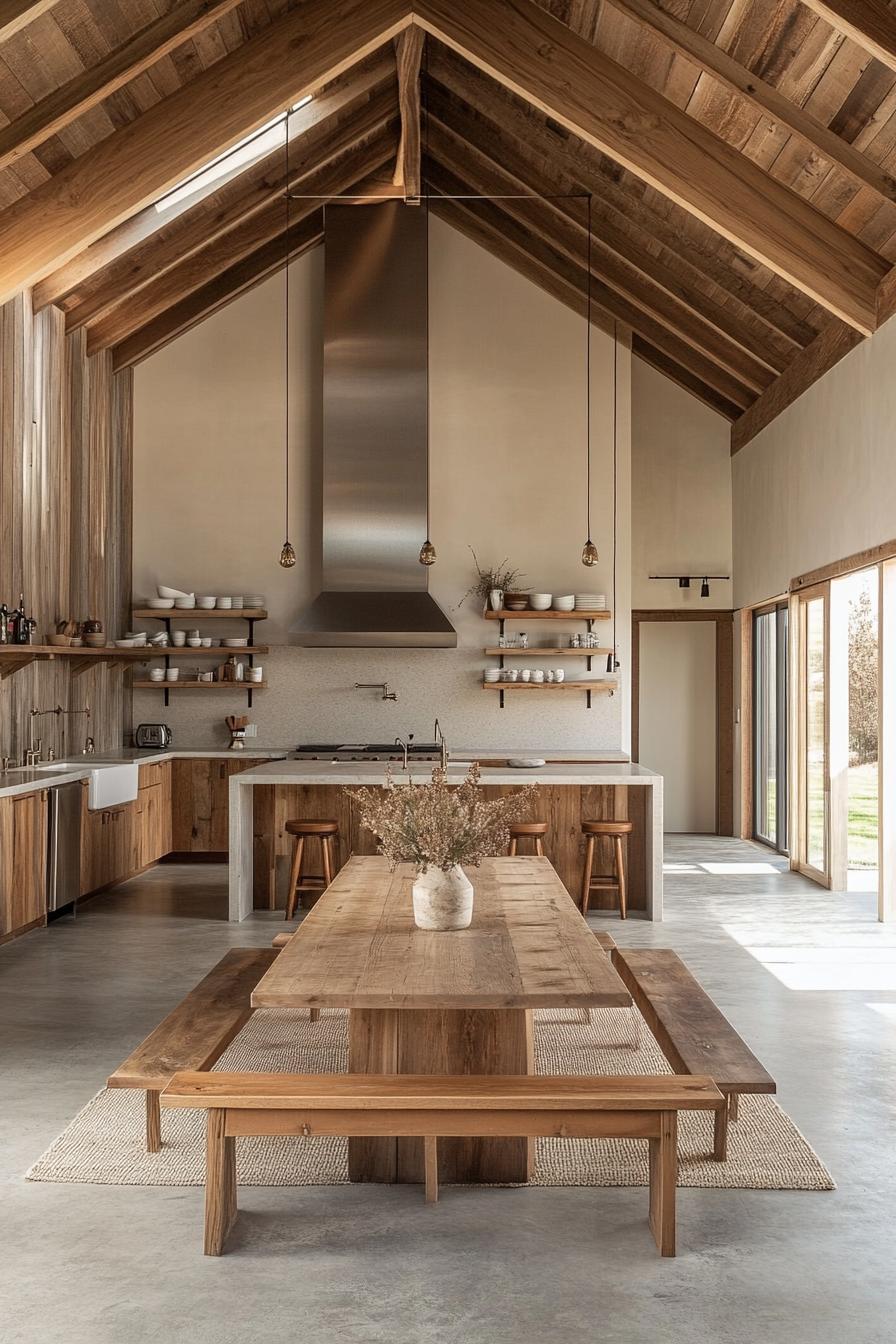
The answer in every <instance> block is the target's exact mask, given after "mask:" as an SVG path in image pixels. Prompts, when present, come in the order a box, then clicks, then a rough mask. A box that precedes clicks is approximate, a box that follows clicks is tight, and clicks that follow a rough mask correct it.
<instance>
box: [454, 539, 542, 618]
mask: <svg viewBox="0 0 896 1344" xmlns="http://www.w3.org/2000/svg"><path fill="white" fill-rule="evenodd" d="M470 554H471V555H472V557H473V563H474V564H475V566H476V582H475V583H473V584H471V585H470V587H469V588H468V589H467V591H466V592H465V593H464V595H463V597H462V598H461V600H460V601H459V602H458V604H457V605H458V607H462V606H463V604H464V603H465V602H466V601H467V599H468V598H470V597H477V598H478V599H479V601H480V602H481V603H482V605H483V606H485V604H486V602H488V603H489V604H490V605H491V607H492V609H493V610H494V611H499V610H500V608H501V603H502V602H503V600H504V594H505V593H512V592H514V591H515V590H516V588H517V587H518V586H519V582H520V579H524V578H525V577H526V576H525V574H522V573H520V571H519V570H518V569H511V568H510V567H509V564H508V561H507V559H506V557H505V558H504V559H503V560H502V561H501V563H500V565H495V566H493V567H491V568H489V569H483V568H482V566H481V565H480V563H479V559H478V557H477V555H476V552H475V551H474V550H473V547H472V546H471V547H470Z"/></svg>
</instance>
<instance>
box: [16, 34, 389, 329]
mask: <svg viewBox="0 0 896 1344" xmlns="http://www.w3.org/2000/svg"><path fill="white" fill-rule="evenodd" d="M394 76H395V64H394V62H393V60H392V59H391V56H390V57H386V56H385V55H384V54H377V55H375V56H373V57H372V58H371V59H370V60H368V61H366V62H364V63H363V64H362V65H361V66H358V67H353V68H352V69H351V70H349V71H348V72H347V73H346V74H344V75H342V76H341V77H340V78H339V79H338V80H336V81H335V82H334V83H333V84H332V85H330V86H328V88H327V89H326V90H325V91H324V92H322V93H318V94H315V96H314V97H313V98H312V100H311V102H310V103H306V104H305V106H304V107H300V108H299V109H298V110H297V111H296V112H294V113H293V114H292V116H291V117H290V119H289V125H290V134H291V136H292V137H293V138H294V139H295V140H298V139H299V137H305V136H307V137H309V139H310V140H312V141H313V140H314V138H315V137H314V132H315V130H316V128H317V127H319V126H321V124H322V123H323V122H327V121H329V120H330V119H331V118H332V117H336V116H338V115H339V114H340V113H341V112H343V111H345V110H346V109H349V108H351V107H353V106H354V105H356V104H360V103H361V102H362V101H363V100H364V99H365V98H366V97H367V96H368V95H369V94H370V93H371V91H373V90H375V89H378V88H379V87H380V86H381V85H383V84H384V83H385V82H386V81H391V80H393V79H394ZM267 166H268V165H267V161H265V168H266V169H267ZM254 174H255V169H254V168H250V169H247V170H245V172H241V173H240V174H239V177H240V180H241V181H242V182H243V183H245V184H246V186H248V185H249V183H250V180H251V179H252V178H253V177H254ZM233 180H235V178H232V179H229V180H228V179H224V180H223V181H222V182H221V183H218V184H217V185H216V186H214V187H209V188H208V189H207V190H206V191H205V192H204V193H202V192H200V193H197V195H196V197H195V198H194V197H189V198H186V199H184V200H182V201H179V202H177V203H176V204H174V205H171V206H168V207H167V208H166V209H164V210H161V211H160V210H157V209H156V207H155V206H154V205H150V206H147V207H146V208H145V209H144V210H141V211H139V213H138V214H136V215H133V216H132V217H131V218H130V219H127V220H125V221H124V223H122V224H119V225H118V226H117V227H116V228H114V229H111V230H110V231H109V232H108V233H105V234H103V236H102V237H101V238H99V239H97V241H96V242H95V243H92V244H91V246H90V247H88V248H86V249H85V250H84V251H83V252H79V253H78V254H77V256H75V257H73V258H72V260H71V261H69V262H67V263H66V264H65V265H64V266H61V267H60V268H59V270H57V271H53V272H52V273H51V274H50V275H48V276H47V277H46V278H45V279H43V280H41V281H39V282H38V283H37V284H36V285H35V287H34V289H33V290H32V301H33V304H34V311H35V312H39V311H40V310H41V309H42V308H45V307H46V306H47V304H50V303H55V304H57V305H59V306H61V307H63V308H65V309H68V308H71V307H74V306H75V304H77V303H79V302H80V296H81V291H82V287H83V286H87V285H89V284H90V282H91V280H93V279H94V278H95V277H98V276H99V272H101V271H103V270H105V269H106V268H107V267H110V266H112V265H114V264H115V263H116V262H117V261H118V260H119V259H120V258H121V257H123V256H124V255H125V254H126V253H128V252H130V251H132V249H134V248H137V247H139V246H140V244H141V243H144V242H146V241H147V240H148V239H150V238H153V237H155V236H156V235H157V234H164V233H166V232H167V231H168V230H169V229H171V228H173V227H174V224H175V221H177V220H179V219H181V218H182V217H183V216H187V215H192V214H193V212H194V211H201V210H202V209H203V205H204V203H206V202H209V203H210V202H211V200H212V197H217V196H218V195H219V194H221V193H223V192H224V191H225V190H226V189H227V185H228V184H229V181H233Z"/></svg>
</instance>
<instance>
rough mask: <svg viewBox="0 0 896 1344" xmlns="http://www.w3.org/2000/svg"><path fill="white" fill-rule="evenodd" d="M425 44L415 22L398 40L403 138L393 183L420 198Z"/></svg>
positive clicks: (408, 193)
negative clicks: (422, 59) (421, 100)
mask: <svg viewBox="0 0 896 1344" xmlns="http://www.w3.org/2000/svg"><path fill="white" fill-rule="evenodd" d="M424 41H425V35H424V32H423V29H422V28H419V27H418V26H417V24H415V23H414V24H411V26H410V27H409V28H405V30H404V32H403V33H399V34H398V37H396V39H395V67H396V70H397V72H398V106H399V108H400V110H401V139H400V140H399V143H398V154H397V156H396V159H395V172H394V174H393V176H392V183H393V186H396V187H403V188H404V193H405V196H408V197H416V196H419V195H420V60H421V57H422V55H423V43H424Z"/></svg>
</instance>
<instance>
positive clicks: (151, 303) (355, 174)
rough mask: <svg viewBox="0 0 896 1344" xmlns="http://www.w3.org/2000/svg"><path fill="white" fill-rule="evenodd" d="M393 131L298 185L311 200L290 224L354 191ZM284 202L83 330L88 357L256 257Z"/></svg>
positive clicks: (277, 228)
mask: <svg viewBox="0 0 896 1344" xmlns="http://www.w3.org/2000/svg"><path fill="white" fill-rule="evenodd" d="M397 130H398V128H397V126H395V127H394V128H393V127H390V128H388V129H387V130H385V131H383V132H381V133H380V134H379V135H377V136H376V137H375V138H374V139H373V140H372V141H371V142H370V143H369V144H363V145H360V146H357V147H353V148H352V150H351V151H350V152H349V153H347V154H345V155H343V157H342V158H341V159H339V160H337V161H334V162H333V163H330V164H328V165H327V166H326V167H325V168H322V169H320V170H314V171H313V172H311V173H308V174H306V175H305V176H304V177H303V178H302V179H301V180H300V183H299V185H300V187H301V190H302V191H305V192H307V193H308V194H309V197H311V199H307V200H294V201H292V202H291V204H290V211H289V213H290V218H291V220H297V221H298V220H302V219H305V218H307V217H308V216H309V215H311V214H313V213H314V211H315V210H317V209H319V207H320V202H321V198H325V197H332V196H339V195H341V194H342V192H344V191H348V190H349V189H350V188H352V187H353V186H354V185H355V183H356V182H357V181H358V179H359V178H363V177H367V176H369V175H370V174H371V173H373V172H375V171H376V170H377V169H378V168H381V167H382V165H383V164H384V163H386V162H387V160H388V159H389V158H390V157H391V155H392V154H394V152H395V145H396V141H397ZM285 219H286V200H285V197H284V196H283V195H282V194H280V195H279V196H278V197H276V198H275V199H274V200H273V201H272V202H271V204H270V205H269V206H268V207H267V208H265V209H264V210H258V211H256V212H255V213H254V214H252V215H250V216H249V217H248V219H245V220H243V221H242V223H240V224H237V225H236V227H235V228H232V229H229V230H228V231H227V232H226V233H222V234H220V235H219V236H218V237H217V238H214V239H212V241H211V242H210V243H209V245H208V246H207V247H205V248H203V249H202V250H201V251H199V252H195V253H194V254H193V255H192V256H189V257H187V258H185V259H184V261H182V262H181V263H180V264H179V265H177V266H172V267H171V268H170V269H169V270H167V271H165V272H164V274H163V275H160V276H159V277H158V279H157V280H156V281H155V282H154V283H153V284H150V285H147V286H145V287H144V288H143V289H141V290H140V291H139V293H137V294H135V295H132V296H130V297H128V298H125V299H124V300H123V302H122V303H120V304H118V305H117V306H116V307H115V308H113V309H112V310H111V311H110V312H108V313H106V314H105V315H104V316H103V317H101V318H100V319H99V320H98V321H97V322H95V323H94V324H93V325H92V326H88V328H87V352H88V354H91V355H94V354H96V352H97V351H98V350H106V349H108V348H109V347H110V346H113V345H120V344H121V343H122V342H123V341H124V340H125V339H126V338H127V337H128V336H130V335H131V333H132V332H134V331H137V330H138V329H139V328H140V327H143V326H146V324H147V323H148V322H150V321H151V320H152V319H153V318H154V317H157V316H158V315H159V314H160V313H163V312H165V311H166V309H168V308H171V307H173V306H174V305H175V304H176V303H179V302H180V300H181V299H183V298H185V297H186V295H187V294H190V293H192V291H193V290H195V289H200V288H202V286H203V285H206V284H208V283H209V282H210V281H212V280H213V279H214V278H215V276H217V275H220V274H221V272H222V271H226V270H228V269H229V268H230V267H231V266H233V265H235V264H236V263H237V262H238V261H239V260H240V259H241V258H242V257H245V256H248V255H250V254H251V253H252V252H256V251H257V250H258V248H260V247H261V246H263V245H264V244H265V243H267V242H270V241H271V239H273V238H278V237H279V236H280V234H281V233H282V232H283V230H284V226H285Z"/></svg>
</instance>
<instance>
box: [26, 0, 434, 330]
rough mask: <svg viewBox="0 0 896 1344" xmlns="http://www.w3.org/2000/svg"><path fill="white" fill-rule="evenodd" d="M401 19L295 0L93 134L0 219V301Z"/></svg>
mask: <svg viewBox="0 0 896 1344" xmlns="http://www.w3.org/2000/svg"><path fill="white" fill-rule="evenodd" d="M334 9H335V12H334ZM408 21H409V20H408V14H407V11H406V6H405V0H340V3H339V5H338V7H334V5H333V3H332V0H306V3H304V4H302V5H301V6H300V7H298V8H297V9H294V10H291V11H289V12H287V13H286V14H285V15H284V16H283V17H282V18H281V19H279V20H278V21H277V22H276V23H273V24H272V25H271V26H270V27H269V28H266V29H265V30H264V31H263V32H262V33H260V34H259V35H258V37H255V38H252V39H251V41H249V42H247V43H246V44H245V45H244V46H242V47H240V48H238V49H237V50H236V51H234V52H233V53H231V55H229V56H225V57H224V58H223V59H222V60H220V61H218V62H217V64H215V65H213V66H211V67H210V68H209V69H208V70H205V71H204V72H203V73H202V74H201V75H198V76H197V77H196V78H195V79H194V80H192V81H191V82H190V83H189V84H188V85H186V86H185V87H184V88H182V89H180V90H178V92H177V93H175V94H172V95H171V96H170V97H169V98H165V99H163V101H162V102H160V103H158V104H156V106H155V107H152V108H150V109H149V111H148V112H145V113H144V114H143V115H142V116H140V117H138V118H137V119H136V120H135V121H133V122H131V123H130V124H129V125H128V126H125V127H123V128H122V129H121V130H119V131H117V132H116V133H115V134H114V135H111V136H109V137H108V138H107V139H105V140H102V141H100V143H99V144H97V145H96V146H95V147H94V148H93V149H92V150H89V151H88V152H87V153H86V154H83V155H81V157H80V158H78V159H75V160H74V161H73V162H72V163H70V164H69V165H68V166H67V167H66V168H64V169H62V171H61V172H60V173H58V174H57V175H56V176H55V177H54V178H52V179H51V180H50V181H48V182H45V183H44V184H43V185H42V186H41V187H38V188H37V189H36V190H35V191H33V192H31V193H30V194H29V195H28V196H26V197H23V198H22V199H21V200H18V201H16V202H14V203H13V204H12V205H10V206H9V207H7V209H6V210H5V211H3V213H2V215H0V303H3V302H5V301H6V300H7V299H8V298H10V297H11V296H12V295H13V294H15V293H17V292H18V291H19V290H20V289H23V288H26V287H27V286H29V285H33V284H34V283H35V282H36V281H37V280H40V279H42V278H43V276H45V275H47V274H49V272H50V271H52V270H55V269H56V268H58V267H59V266H61V265H63V264H64V263H65V262H66V261H67V260H69V258H71V257H73V256H74V255H75V254H76V253H78V252H80V251H82V250H83V249H84V248H85V247H87V246H89V245H90V243H92V242H93V241H94V240H95V239H96V238H98V237H99V236H100V235H101V234H103V233H105V232H107V231H108V230H109V229H111V228H114V227H115V225H116V224H119V223H120V222H121V221H122V220H123V219H126V218H128V217H129V216H130V215H133V214H135V213H136V212H137V211H138V210H140V209H141V208H142V207H143V206H145V205H149V204H151V203H152V202H153V201H155V200H157V199H158V198H159V197H160V196H161V195H162V194H163V193H164V192H165V191H168V190H170V189H171V188H172V187H174V186H176V185H177V183H178V182H181V181H183V179H184V178H185V177H188V176H189V175H190V173H193V172H195V171H196V170H197V169H199V168H202V167H203V166H204V165H205V164H207V163H208V162H209V161H210V160H211V159H213V158H214V157H215V156H216V155H217V154H221V153H223V152H224V151H225V150H227V149H229V148H230V147H231V146H232V145H233V144H235V143H236V141H237V140H239V139H241V138H242V137H243V136H245V135H247V134H249V133H250V132H251V131H253V130H256V129H258V128H259V127H260V126H262V125H264V124H265V122H267V121H269V120H270V118H271V117H273V116H276V115H277V114H278V113H280V112H283V111H284V110H285V109H286V108H288V107H289V106H290V105H291V104H292V103H294V102H296V101H298V100H299V99H300V98H302V97H303V96H305V95H306V94H308V93H313V92H314V91H315V90H316V89H319V88H320V87H321V86H322V85H324V84H326V83H327V82H328V81H329V80H331V79H335V78H336V77H337V76H338V75H340V74H341V73H342V72H343V71H345V70H347V69H349V68H350V67H351V66H353V65H355V64H356V63H357V62H358V61H360V60H363V59H364V57H366V56H368V55H369V54H370V53H371V52H372V51H374V50H376V49H377V48H378V47H381V46H383V45H385V44H387V43H389V42H391V41H392V39H393V38H394V37H396V36H397V35H398V33H399V32H400V31H401V30H402V29H403V28H404V27H406V26H407V23H408Z"/></svg>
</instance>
